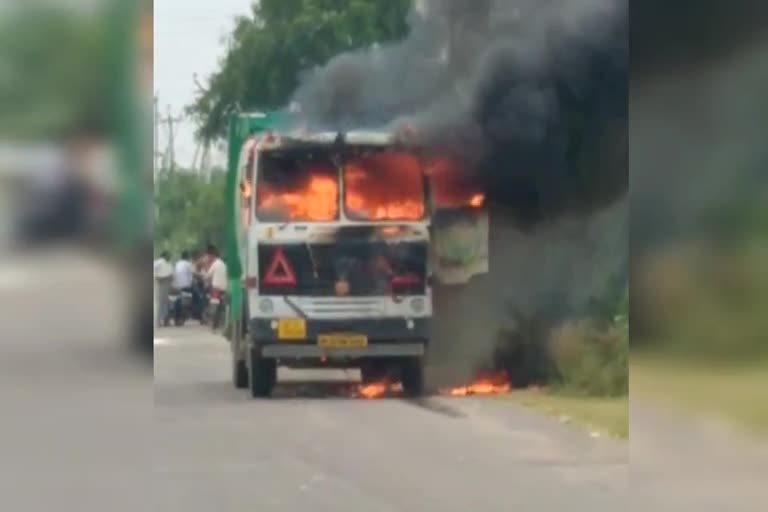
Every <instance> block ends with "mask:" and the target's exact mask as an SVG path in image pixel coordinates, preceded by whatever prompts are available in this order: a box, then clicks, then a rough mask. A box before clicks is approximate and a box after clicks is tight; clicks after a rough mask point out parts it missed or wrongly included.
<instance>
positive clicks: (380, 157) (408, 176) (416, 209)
mask: <svg viewBox="0 0 768 512" xmlns="http://www.w3.org/2000/svg"><path fill="white" fill-rule="evenodd" d="M344 210H345V213H346V215H347V217H348V218H350V219H352V220H419V219H422V218H424V213H425V211H426V205H425V193H424V181H423V177H422V171H421V164H420V162H419V160H418V159H417V158H416V157H415V156H414V155H412V154H409V153H403V152H397V151H385V152H381V153H374V154H369V155H366V156H363V157H359V158H353V159H350V160H348V161H347V162H346V163H345V165H344Z"/></svg>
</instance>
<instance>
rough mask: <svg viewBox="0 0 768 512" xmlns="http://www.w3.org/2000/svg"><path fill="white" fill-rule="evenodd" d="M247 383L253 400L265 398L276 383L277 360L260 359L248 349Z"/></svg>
mask: <svg viewBox="0 0 768 512" xmlns="http://www.w3.org/2000/svg"><path fill="white" fill-rule="evenodd" d="M248 352H249V358H248V359H249V361H250V364H249V365H248V382H249V384H250V389H251V396H252V397H253V398H267V397H269V396H270V395H271V394H272V388H274V387H275V381H277V360H275V359H266V358H264V357H261V354H259V352H258V351H257V350H254V349H249V350H248Z"/></svg>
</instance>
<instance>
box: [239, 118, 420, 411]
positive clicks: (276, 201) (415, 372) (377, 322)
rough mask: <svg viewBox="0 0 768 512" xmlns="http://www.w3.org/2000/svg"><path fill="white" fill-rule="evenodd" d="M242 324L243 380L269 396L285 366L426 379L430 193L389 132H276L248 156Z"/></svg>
mask: <svg viewBox="0 0 768 512" xmlns="http://www.w3.org/2000/svg"><path fill="white" fill-rule="evenodd" d="M237 173H238V174H237V175H238V186H239V197H240V200H239V201H238V206H237V208H238V212H237V213H238V215H237V218H238V219H239V220H238V227H237V245H238V247H239V258H240V262H241V264H242V269H243V280H242V283H243V299H244V300H243V321H242V324H243V325H242V328H241V330H242V333H241V335H240V336H235V337H233V339H232V346H233V348H232V354H233V360H232V364H233V378H234V381H235V385H236V386H237V387H248V388H249V389H250V392H251V394H252V396H254V397H264V396H269V395H270V394H271V392H272V389H273V386H274V384H275V383H276V378H277V377H276V376H277V366H278V365H285V366H294V367H306V366H310V367H360V369H361V373H362V377H363V381H364V382H366V381H375V380H379V379H385V378H389V377H391V378H393V379H398V380H399V381H400V382H401V384H402V386H403V390H404V392H405V393H406V394H408V395H412V396H413V395H420V394H421V393H422V392H423V388H424V377H423V373H424V358H425V355H426V352H427V347H428V345H429V340H430V330H431V325H430V324H431V319H432V294H431V286H430V272H431V269H430V265H429V261H430V201H429V198H430V192H429V180H428V179H427V176H426V174H425V171H424V165H423V161H422V159H421V158H420V156H419V154H418V152H417V151H415V150H413V149H410V148H408V147H406V146H405V145H402V144H399V143H398V142H397V140H396V138H395V137H394V136H392V135H391V134H388V133H378V132H376V133H368V132H348V133H336V132H333V133H315V134H290V135H289V134H275V133H266V134H260V135H256V136H252V137H250V138H249V139H247V140H246V142H245V144H244V145H243V149H242V151H241V154H240V158H239V162H238V170H237Z"/></svg>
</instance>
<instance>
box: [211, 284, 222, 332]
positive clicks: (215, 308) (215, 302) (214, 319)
mask: <svg viewBox="0 0 768 512" xmlns="http://www.w3.org/2000/svg"><path fill="white" fill-rule="evenodd" d="M226 302H227V301H226V294H225V293H223V292H222V291H221V290H216V289H211V290H210V293H209V299H208V320H209V321H210V325H211V329H212V330H214V331H216V330H218V329H219V328H220V327H221V326H222V324H223V322H224V319H225V318H226V316H225V315H226V307H227V303H226Z"/></svg>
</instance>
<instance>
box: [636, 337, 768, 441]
mask: <svg viewBox="0 0 768 512" xmlns="http://www.w3.org/2000/svg"><path fill="white" fill-rule="evenodd" d="M629 371H630V392H631V393H632V394H633V395H634V396H636V397H638V398H646V399H651V400H655V401H657V402H659V403H664V404H666V405H668V406H672V407H677V408H680V409H682V410H683V411H685V412H688V413H691V414H704V415H708V416H710V417H713V418H717V419H719V420H721V421H725V422H728V423H730V424H732V425H734V426H736V427H739V428H741V429H744V430H746V431H747V432H748V433H751V434H755V435H759V436H761V437H766V436H768V407H766V404H768V362H766V361H762V362H760V361H755V362H751V363H741V364H736V363H731V364H725V363H694V362H691V361H688V360H686V361H685V363H683V362H681V361H679V360H675V359H673V358H663V357H661V356H657V355H653V354H647V353H643V354H635V353H634V352H633V353H632V356H631V357H630V365H629Z"/></svg>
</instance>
